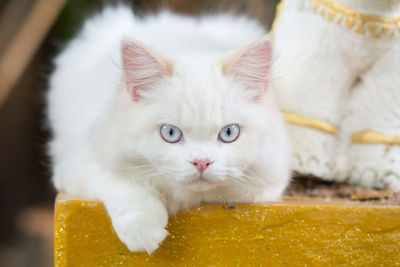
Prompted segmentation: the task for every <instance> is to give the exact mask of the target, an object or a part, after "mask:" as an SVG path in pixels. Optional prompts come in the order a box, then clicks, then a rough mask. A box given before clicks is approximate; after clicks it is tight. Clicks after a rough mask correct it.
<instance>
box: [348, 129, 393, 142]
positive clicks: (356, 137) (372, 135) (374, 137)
mask: <svg viewBox="0 0 400 267" xmlns="http://www.w3.org/2000/svg"><path fill="white" fill-rule="evenodd" d="M351 141H352V142H353V143H364V144H387V145H400V136H399V135H390V134H385V133H380V132H376V131H374V130H366V131H363V132H358V133H355V134H353V136H352V137H351Z"/></svg>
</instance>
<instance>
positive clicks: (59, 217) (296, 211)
mask: <svg viewBox="0 0 400 267" xmlns="http://www.w3.org/2000/svg"><path fill="white" fill-rule="evenodd" d="M55 208H56V209H55V265H56V266H117V265H124V266H208V265H211V264H212V265H216V266H239V265H243V266H261V265H263V266H276V265H278V266H279V265H283V266H306V265H311V266H319V265H328V266H336V265H339V266H397V265H400V206H384V205H381V206H377V205H361V204H352V205H346V204H343V203H335V202H333V203H328V202H325V203H323V204H322V205H321V204H316V203H313V201H311V202H310V201H297V202H296V201H294V200H293V199H291V200H290V201H287V202H285V201H283V202H281V203H274V204H235V205H234V206H233V208H231V207H230V208H228V207H226V206H224V205H221V204H212V205H202V206H200V207H198V208H194V209H193V210H191V211H189V212H182V213H180V214H178V215H177V216H176V217H175V218H171V219H170V222H169V225H168V227H167V228H168V231H169V232H170V235H169V236H168V237H167V239H166V240H165V241H164V242H163V243H162V245H161V247H160V248H159V249H158V250H157V251H156V252H154V253H153V254H152V255H151V256H148V255H147V254H146V253H131V252H129V251H128V250H127V248H126V247H125V246H124V244H122V243H121V242H120V241H119V239H118V237H117V236H116V234H115V233H114V231H113V228H112V226H111V223H110V219H109V217H108V215H107V213H106V211H105V209H104V206H103V204H102V203H101V202H98V201H92V200H82V199H77V198H74V197H71V196H66V195H60V196H58V198H57V200H56V204H55Z"/></svg>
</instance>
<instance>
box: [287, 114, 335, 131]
mask: <svg viewBox="0 0 400 267" xmlns="http://www.w3.org/2000/svg"><path fill="white" fill-rule="evenodd" d="M282 113H283V114H284V115H285V118H286V121H287V122H288V123H290V124H295V125H300V126H305V127H308V128H314V129H316V130H320V131H323V132H327V133H329V134H333V135H337V134H338V132H339V130H338V128H337V127H336V126H335V125H333V124H332V123H330V122H327V121H324V120H319V119H313V118H308V117H305V116H303V115H300V114H297V113H293V112H289V111H282Z"/></svg>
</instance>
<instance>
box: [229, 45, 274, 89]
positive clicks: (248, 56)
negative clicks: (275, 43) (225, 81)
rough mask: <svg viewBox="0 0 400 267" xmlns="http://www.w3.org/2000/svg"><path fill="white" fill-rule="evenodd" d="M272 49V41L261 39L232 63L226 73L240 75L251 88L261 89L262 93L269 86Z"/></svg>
mask: <svg viewBox="0 0 400 267" xmlns="http://www.w3.org/2000/svg"><path fill="white" fill-rule="evenodd" d="M271 51H272V48H271V43H270V42H269V41H268V40H261V41H259V42H258V43H256V44H255V45H252V46H251V47H250V48H248V49H247V50H246V51H245V52H244V53H243V54H242V55H241V56H240V57H239V58H237V59H236V60H235V61H234V62H233V63H231V65H230V66H229V67H228V68H227V69H226V73H228V74H233V75H234V76H236V77H238V78H239V79H240V80H241V81H242V82H244V83H245V84H246V85H247V86H248V87H249V88H252V89H259V90H260V95H261V94H262V93H263V92H264V91H265V90H266V89H267V88H268V74H269V70H270V64H271Z"/></svg>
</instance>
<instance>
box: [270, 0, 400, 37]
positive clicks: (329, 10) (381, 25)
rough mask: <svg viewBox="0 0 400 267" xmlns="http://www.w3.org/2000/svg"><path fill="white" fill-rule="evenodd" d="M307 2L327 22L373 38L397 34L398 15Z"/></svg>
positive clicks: (324, 0)
mask: <svg viewBox="0 0 400 267" xmlns="http://www.w3.org/2000/svg"><path fill="white" fill-rule="evenodd" d="M377 1H378V0H377ZM284 2H285V0H282V1H281V2H280V3H279V4H278V5H277V7H276V15H275V19H274V22H273V24H272V31H274V29H275V28H276V27H277V25H278V22H279V17H280V14H281V12H282V9H283V8H284ZM307 2H308V4H309V5H310V8H312V9H313V10H314V12H315V13H316V14H317V15H319V16H321V17H323V18H324V19H326V20H327V21H329V22H334V23H336V24H340V25H343V26H345V27H346V28H347V29H349V30H352V31H354V32H356V33H358V34H361V35H368V36H371V37H373V38H381V37H385V36H387V37H395V36H399V32H400V17H383V16H378V15H371V14H363V13H361V12H358V11H356V10H354V9H351V8H349V7H347V6H345V5H343V4H340V3H337V2H335V1H332V0H307Z"/></svg>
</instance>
